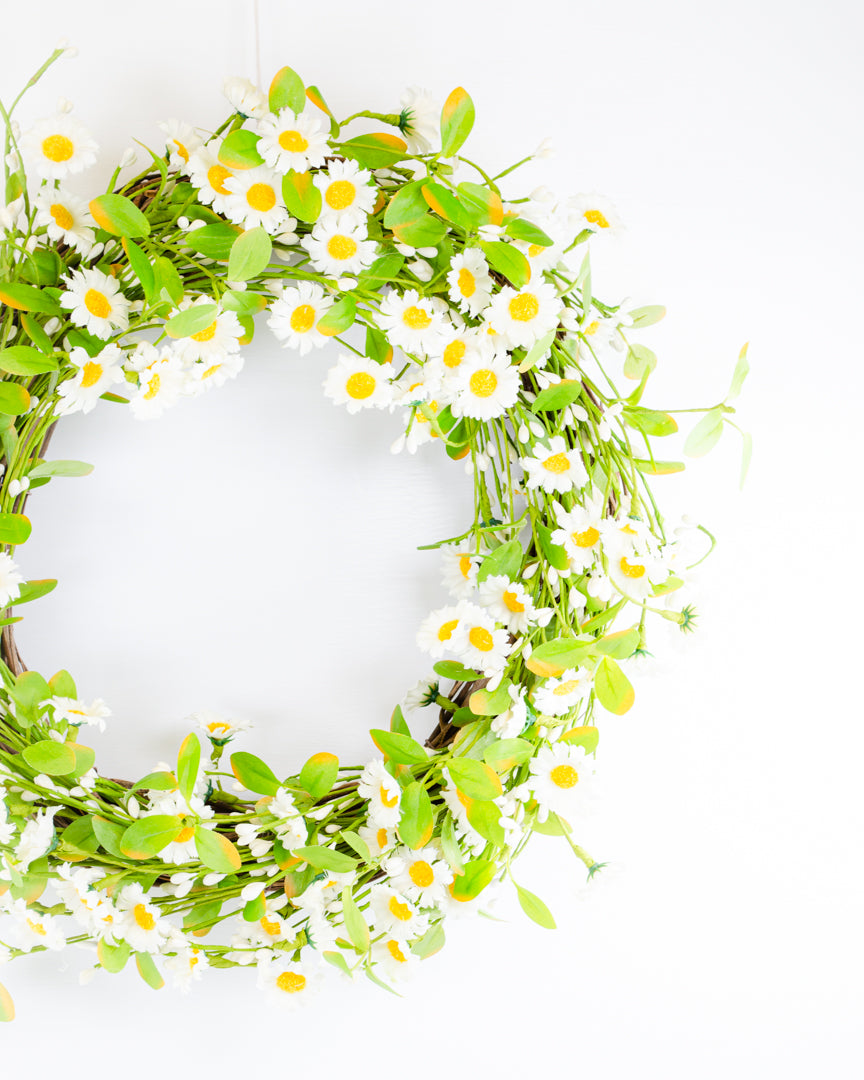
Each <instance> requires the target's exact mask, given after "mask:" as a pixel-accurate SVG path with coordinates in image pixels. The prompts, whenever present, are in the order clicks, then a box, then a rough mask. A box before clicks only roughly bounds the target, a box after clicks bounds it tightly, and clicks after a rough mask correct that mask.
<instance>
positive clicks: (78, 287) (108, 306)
mask: <svg viewBox="0 0 864 1080" xmlns="http://www.w3.org/2000/svg"><path fill="white" fill-rule="evenodd" d="M62 281H63V282H64V284H65V285H66V290H65V291H64V292H63V293H62V294H61V296H60V306H61V307H63V308H66V309H68V310H69V312H70V316H69V318H70V319H71V320H72V322H73V323H74V324H75V325H76V326H83V327H84V329H85V330H87V331H88V332H89V333H91V334H93V336H94V337H98V338H102V339H103V340H104V339H107V338H110V337H111V336H112V335H113V334H114V332H115V331H117V330H126V329H127V328H128V326H129V301H128V300H127V299H126V297H125V296H124V295H123V293H122V292H121V290H120V283H119V282H118V281H117V279H116V278H113V277H111V276H110V275H109V274H103V273H102V271H101V270H71V271H70V272H69V273H68V274H67V275H66V276H65V277H64V278H62Z"/></svg>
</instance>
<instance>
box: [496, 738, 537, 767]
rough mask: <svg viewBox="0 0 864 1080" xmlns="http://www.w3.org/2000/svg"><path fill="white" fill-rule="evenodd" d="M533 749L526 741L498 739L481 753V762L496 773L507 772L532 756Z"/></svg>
mask: <svg viewBox="0 0 864 1080" xmlns="http://www.w3.org/2000/svg"><path fill="white" fill-rule="evenodd" d="M533 753H534V747H533V746H532V745H531V743H530V742H528V741H527V739H498V741H497V742H494V743H492V744H491V745H490V746H487V747H486V749H485V750H484V751H483V760H484V761H485V762H486V764H487V765H490V766H491V767H492V768H493V769H495V771H496V772H499V773H503V772H507V770H508V769H512V768H513V767H514V766H516V765H521V764H522V762H523V761H528V759H529V758H530V757H531V756H532V755H533Z"/></svg>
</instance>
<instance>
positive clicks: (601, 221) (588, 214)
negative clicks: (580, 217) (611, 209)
mask: <svg viewBox="0 0 864 1080" xmlns="http://www.w3.org/2000/svg"><path fill="white" fill-rule="evenodd" d="M584 216H585V220H586V221H590V222H591V224H592V225H597V226H598V228H601V229H608V228H609V222H608V221H607V220H606V218H605V217H604V216H603V214H602V212H601V211H600V210H586V211H585V215H584Z"/></svg>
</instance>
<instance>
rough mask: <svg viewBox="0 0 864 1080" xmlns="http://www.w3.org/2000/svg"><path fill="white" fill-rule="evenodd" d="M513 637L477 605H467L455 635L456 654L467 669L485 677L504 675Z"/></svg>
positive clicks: (463, 609) (454, 649) (454, 646)
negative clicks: (497, 674)
mask: <svg viewBox="0 0 864 1080" xmlns="http://www.w3.org/2000/svg"><path fill="white" fill-rule="evenodd" d="M510 649H511V646H510V635H509V633H508V631H507V630H502V629H500V628H498V627H497V626H496V623H495V620H494V619H492V618H490V616H489V615H488V614H487V613H486V612H485V611H484V610H483V608H481V607H478V606H477V605H476V604H470V603H466V604H464V605H463V608H462V617H461V618H460V620H459V625H458V627H457V628H456V631H455V633H454V635H453V651H454V652H455V653H456V655H457V656H458V657H459V658H460V659H461V660H462V661H463V662H464V663H465V664H466V665H467V666H468V667H472V668H477V669H478V670H479V671H482V672H483V674H484V675H487V676H489V675H494V674H496V673H497V672H499V671H502V670H503V669H504V667H505V666H506V664H507V657H508V655H509V654H510Z"/></svg>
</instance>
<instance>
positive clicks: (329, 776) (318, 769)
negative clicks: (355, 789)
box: [299, 753, 339, 800]
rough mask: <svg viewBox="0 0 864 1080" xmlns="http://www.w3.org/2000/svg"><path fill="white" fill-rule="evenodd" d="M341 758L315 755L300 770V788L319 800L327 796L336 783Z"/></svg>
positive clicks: (330, 755) (321, 754) (324, 754)
mask: <svg viewBox="0 0 864 1080" xmlns="http://www.w3.org/2000/svg"><path fill="white" fill-rule="evenodd" d="M338 773H339V758H338V757H336V755H335V754H327V753H320V754H313V755H312V757H310V758H309V760H308V761H307V762H306V764H305V765H304V766H303V768H302V769H301V770H300V777H299V780H300V787H302V788H303V790H304V791H307V792H308V793H309V795H310V796H311V797H312V798H313V799H315V800H317V799H320V798H321V797H322V796H324V795H326V794H327V792H328V791H329V790H330V789H331V788H332V787H333V785H334V784H335V783H336V777H337V775H338Z"/></svg>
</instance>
